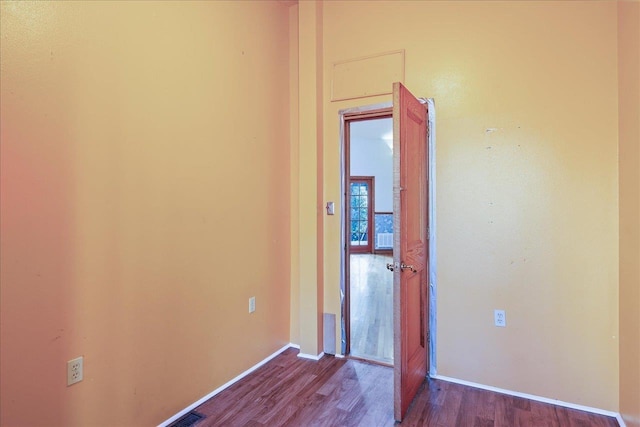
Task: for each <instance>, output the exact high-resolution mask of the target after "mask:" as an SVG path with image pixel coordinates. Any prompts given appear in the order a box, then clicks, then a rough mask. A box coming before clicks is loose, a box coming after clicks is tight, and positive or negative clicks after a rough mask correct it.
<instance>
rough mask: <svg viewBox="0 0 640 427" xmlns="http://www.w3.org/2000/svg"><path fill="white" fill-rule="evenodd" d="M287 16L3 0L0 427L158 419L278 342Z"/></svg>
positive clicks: (248, 9) (285, 222) (284, 227)
mask: <svg viewBox="0 0 640 427" xmlns="http://www.w3.org/2000/svg"><path fill="white" fill-rule="evenodd" d="M288 16H289V11H288V8H287V4H286V3H282V2H270V1H255V2H249V1H247V2H166V1H149V2H7V1H3V2H2V3H1V25H0V28H1V52H0V54H1V55H0V56H1V92H0V94H1V124H0V127H1V161H2V164H1V167H2V168H1V188H0V189H1V197H2V199H1V202H2V203H1V204H2V206H1V221H2V222H1V225H2V228H1V247H0V249H1V254H2V258H1V270H2V271H1V328H2V329H1V335H0V338H1V341H2V347H1V357H0V359H1V361H0V363H1V365H0V368H1V373H0V377H1V380H0V381H1V383H0V387H1V388H0V396H1V399H2V402H1V408H0V412H1V417H0V424H1V425H3V426H5V425H6V426H16V425H20V426H35V425H64V426H87V425H96V426H97V425H105V426H116V425H117V426H141V425H154V424H157V423H160V422H161V421H163V420H165V419H167V418H169V417H170V416H172V415H173V414H175V413H176V412H178V411H179V410H182V409H183V408H185V407H186V406H187V405H189V404H191V403H193V402H194V401H196V400H197V399H199V398H201V397H202V396H204V395H206V394H207V393H209V392H210V391H212V390H214V389H215V388H216V387H218V386H220V385H221V384H223V383H225V382H226V381H228V380H230V379H231V378H233V377H234V376H236V375H238V374H239V373H240V372H242V371H244V370H245V369H247V368H249V367H251V366H252V365H254V364H255V363H257V362H258V361H260V360H262V359H264V358H265V357H266V356H268V355H269V354H271V353H273V352H274V351H276V350H277V349H279V348H280V347H282V346H283V345H285V344H286V343H288V342H289V334H290V331H289V326H290V319H289V298H290V289H289V282H290V277H289V275H290V229H289V217H290V211H289V206H290V201H289V191H290V182H289V179H290V177H289V169H290V168H289V117H288V103H289V97H288V90H289V88H288V85H289V83H288V82H289V80H288V73H289V67H288V52H289V47H288V19H289V18H288ZM250 296H256V298H257V311H256V312H255V313H254V314H251V315H249V314H248V298H249V297H250ZM79 355H83V356H84V358H85V359H84V368H85V377H84V381H83V382H81V383H79V384H76V385H73V386H71V387H66V361H67V360H69V359H71V358H74V357H76V356H79ZM34 408H35V409H34Z"/></svg>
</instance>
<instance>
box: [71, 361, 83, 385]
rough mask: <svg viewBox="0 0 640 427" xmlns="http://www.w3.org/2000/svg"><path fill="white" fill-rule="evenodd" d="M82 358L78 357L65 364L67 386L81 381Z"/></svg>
mask: <svg viewBox="0 0 640 427" xmlns="http://www.w3.org/2000/svg"><path fill="white" fill-rule="evenodd" d="M83 362H84V357H82V356H80V357H77V358H75V359H73V360H69V361H68V362H67V385H68V386H69V385H71V384H75V383H77V382H80V381H82V377H83V369H82V365H83Z"/></svg>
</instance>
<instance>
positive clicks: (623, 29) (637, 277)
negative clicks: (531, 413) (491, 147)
mask: <svg viewBox="0 0 640 427" xmlns="http://www.w3.org/2000/svg"><path fill="white" fill-rule="evenodd" d="M618 94H619V95H618V96H619V99H618V111H619V113H618V114H619V133H620V134H619V138H620V140H619V158H620V412H621V413H622V416H623V418H624V420H625V421H626V424H627V427H640V3H639V2H631V1H622V2H618Z"/></svg>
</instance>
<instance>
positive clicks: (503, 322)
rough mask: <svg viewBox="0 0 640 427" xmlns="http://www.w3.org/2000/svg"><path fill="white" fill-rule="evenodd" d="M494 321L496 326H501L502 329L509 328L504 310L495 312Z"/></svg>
mask: <svg viewBox="0 0 640 427" xmlns="http://www.w3.org/2000/svg"><path fill="white" fill-rule="evenodd" d="M493 321H494V322H495V324H496V326H500V327H501V328H504V327H505V326H507V316H506V314H505V313H504V310H493Z"/></svg>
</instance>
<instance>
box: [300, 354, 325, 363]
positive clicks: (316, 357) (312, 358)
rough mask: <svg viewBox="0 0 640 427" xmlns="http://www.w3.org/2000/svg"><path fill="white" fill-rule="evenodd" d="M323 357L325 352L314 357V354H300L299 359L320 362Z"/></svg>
mask: <svg viewBox="0 0 640 427" xmlns="http://www.w3.org/2000/svg"><path fill="white" fill-rule="evenodd" d="M322 356H324V352H323V353H320V354H319V355H317V356H314V355H313V354H306V353H298V357H300V358H302V359H310V360H315V361H318V360H320V359H322Z"/></svg>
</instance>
